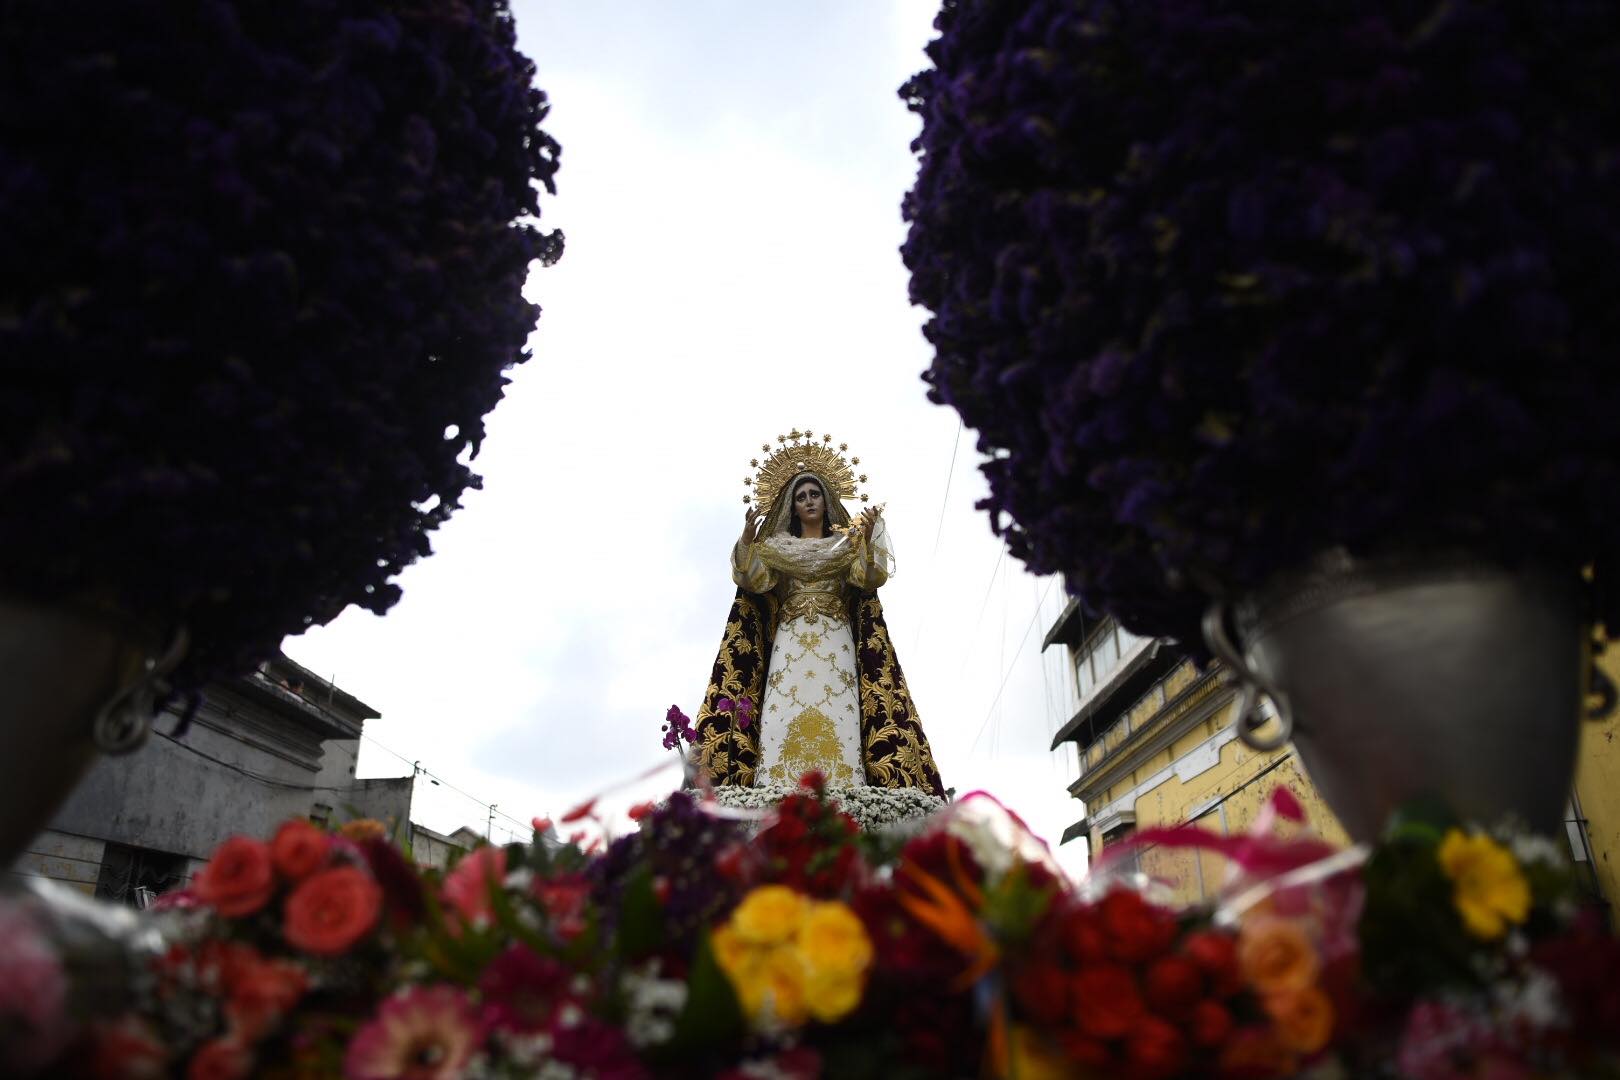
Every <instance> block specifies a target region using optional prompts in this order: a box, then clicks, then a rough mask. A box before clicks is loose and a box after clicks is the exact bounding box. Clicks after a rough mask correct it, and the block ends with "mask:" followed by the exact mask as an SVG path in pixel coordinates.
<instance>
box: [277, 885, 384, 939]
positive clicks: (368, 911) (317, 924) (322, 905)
mask: <svg viewBox="0 0 1620 1080" xmlns="http://www.w3.org/2000/svg"><path fill="white" fill-rule="evenodd" d="M381 911H382V889H380V888H378V886H377V883H376V882H375V881H373V880H371V877H370V876H369V875H367V874H366V873H365V872H364V871H363V870H359V869H356V868H355V867H352V866H339V867H335V868H334V869H331V870H322V871H320V872H319V873H316V874H312V875H311V876H309V877H307V878H305V879H304V880H303V881H302V882H301V883H300V884H299V886H298V888H296V889H294V890H293V892H292V895H291V896H289V897H287V906H286V908H285V910H284V912H283V914H284V915H285V925H284V927H283V931H282V932H283V934H284V935H285V936H286V938H287V942H288V944H290V945H292V946H293V947H294V948H297V949H302V950H304V951H305V952H308V953H315V954H316V955H318V956H336V955H338V954H340V953H344V952H347V951H348V950H349V949H350V948H351V947H352V946H353V945H354V943H355V942H357V941H359V940H360V939H361V938H363V937H365V936H366V935H367V934H369V933H370V932H371V929H372V927H374V926H376V925H377V917H378V915H379V914H380V913H381Z"/></svg>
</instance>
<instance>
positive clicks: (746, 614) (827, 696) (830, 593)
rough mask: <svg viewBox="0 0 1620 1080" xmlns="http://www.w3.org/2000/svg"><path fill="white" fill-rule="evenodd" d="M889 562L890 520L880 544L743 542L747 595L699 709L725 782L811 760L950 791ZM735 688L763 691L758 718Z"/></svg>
mask: <svg viewBox="0 0 1620 1080" xmlns="http://www.w3.org/2000/svg"><path fill="white" fill-rule="evenodd" d="M889 565H890V563H889V560H888V553H887V550H886V539H885V533H884V532H883V527H882V523H881V522H880V524H879V528H878V531H877V532H876V533H875V534H874V536H873V538H872V541H871V544H870V545H868V544H867V542H866V541H865V539H864V537H863V536H862V535H861V534H860V533H859V531H858V530H856V531H854V532H852V533H851V534H849V535H848V536H846V537H842V538H829V539H828V540H824V541H815V540H800V539H798V538H794V537H789V536H786V535H785V534H778V535H777V536H773V537H771V538H769V539H768V540H766V541H765V542H763V543H759V544H754V545H751V546H750V547H746V548H745V547H743V546H741V545H739V546H738V548H737V549H735V550H734V551H733V556H732V574H733V578H734V579H735V580H736V581H737V582H738V586H739V587H738V590H737V597H736V600H735V601H734V603H733V604H732V608H731V613H730V616H729V617H728V619H727V621H726V632H725V635H724V638H723V639H722V641H721V646H720V652H719V655H718V656H717V657H716V659H715V665H714V669H713V673H712V675H711V678H710V681H709V686H708V690H707V692H706V694H705V695H704V701H703V706H702V708H701V709H699V711H698V716H697V732H698V736H697V741H696V744H695V749H696V753H697V756H698V761H699V763H700V764H701V765H702V766H703V767H704V768H705V769H706V770H707V771H708V772H709V774H710V776H711V778H712V779H713V780H714V782H716V783H719V784H743V785H747V784H754V783H788V784H791V783H793V782H795V781H796V780H797V779H798V776H797V774H794V775H789V774H790V773H793V771H794V770H795V769H797V768H800V767H801V766H811V767H818V768H821V769H822V770H823V771H824V772H826V773H827V775H828V779H829V781H830V782H831V783H833V784H857V783H862V782H864V783H867V784H873V785H876V786H880V787H920V788H924V789H926V790H928V791H930V792H931V793H933V794H935V795H941V796H942V795H943V794H944V789H943V785H942V784H941V781H940V777H939V770H938V768H937V766H936V765H935V764H934V758H933V753H932V751H931V750H930V749H929V746H928V739H927V737H926V736H925V735H924V734H923V731H922V727H921V725H920V724H919V723H918V721H917V718H916V710H915V707H914V706H913V704H912V701H911V695H910V692H909V691H908V690H907V688H906V683H905V676H904V674H902V672H901V670H900V665H899V662H898V660H897V659H896V657H895V654H894V646H893V643H892V642H891V641H890V639H889V633H888V627H887V624H886V623H885V622H884V619H883V605H882V602H881V601H880V600H879V599H878V597H877V591H876V590H877V588H878V587H879V586H881V585H882V584H883V582H884V580H886V578H887V574H888V567H889ZM845 650H847V652H846V651H845ZM840 661H843V662H840ZM778 676H780V678H778ZM773 680H774V685H773ZM725 698H730V699H732V700H736V699H738V698H747V699H748V700H749V701H751V702H752V703H753V704H754V709H755V716H754V721H753V723H751V724H750V725H749V726H748V727H747V728H746V729H744V728H741V727H739V725H738V724H737V721H736V719H735V714H734V713H731V712H722V711H720V709H719V708H718V705H719V703H720V701H721V700H722V699H725ZM846 709H848V710H850V711H851V712H853V713H857V714H858V715H847V714H846V713H845V711H844V710H846ZM773 724H775V725H778V730H777V731H775V732H772V731H771V730H770V726H771V725H773ZM762 728H763V729H764V732H765V734H764V737H763V738H762ZM762 754H763V757H764V760H763V762H762ZM762 764H763V768H762Z"/></svg>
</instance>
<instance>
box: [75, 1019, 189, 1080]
mask: <svg viewBox="0 0 1620 1080" xmlns="http://www.w3.org/2000/svg"><path fill="white" fill-rule="evenodd" d="M168 1065H169V1051H168V1049H167V1048H166V1047H165V1046H164V1044H163V1042H162V1041H161V1040H159V1038H158V1036H157V1032H155V1031H153V1030H152V1027H151V1025H149V1024H148V1023H147V1022H146V1021H145V1020H142V1019H141V1018H140V1017H138V1016H136V1015H135V1014H134V1013H125V1014H124V1015H123V1016H121V1017H119V1018H118V1019H117V1020H100V1021H96V1022H95V1023H94V1024H92V1026H91V1028H90V1059H89V1062H88V1066H87V1067H88V1071H89V1075H91V1076H92V1077H95V1078H96V1080H162V1078H163V1077H165V1076H168V1075H170V1070H169V1067H168Z"/></svg>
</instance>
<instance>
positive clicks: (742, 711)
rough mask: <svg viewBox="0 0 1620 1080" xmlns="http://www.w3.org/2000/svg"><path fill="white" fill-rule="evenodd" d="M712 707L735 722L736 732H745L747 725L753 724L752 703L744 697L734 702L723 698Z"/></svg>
mask: <svg viewBox="0 0 1620 1080" xmlns="http://www.w3.org/2000/svg"><path fill="white" fill-rule="evenodd" d="M714 707H715V711H717V712H723V713H730V714H731V715H732V717H733V718H734V719H735V720H736V721H737V730H738V731H747V730H748V727H749V725H750V724H752V723H753V722H754V703H753V702H752V701H749V700H748V699H747V698H745V697H741V698H737V699H736V700H733V699H731V698H725V697H723V698H721V699H720V700H719V701H717V702H716V703H715V706H714Z"/></svg>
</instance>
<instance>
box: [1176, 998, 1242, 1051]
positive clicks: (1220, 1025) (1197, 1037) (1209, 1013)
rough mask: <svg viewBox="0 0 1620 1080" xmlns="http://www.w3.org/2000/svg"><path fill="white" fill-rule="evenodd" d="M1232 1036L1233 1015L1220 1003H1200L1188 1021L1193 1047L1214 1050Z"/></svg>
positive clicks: (1188, 1033)
mask: <svg viewBox="0 0 1620 1080" xmlns="http://www.w3.org/2000/svg"><path fill="white" fill-rule="evenodd" d="M1231 1034H1232V1014H1231V1013H1230V1012H1228V1011H1227V1008H1226V1006H1225V1005H1222V1004H1221V1003H1220V1002H1218V1001H1200V1002H1199V1003H1198V1004H1197V1005H1194V1006H1193V1011H1192V1016H1191V1017H1190V1018H1189V1019H1188V1021H1187V1035H1188V1037H1189V1038H1191V1039H1192V1041H1193V1045H1194V1046H1197V1047H1201V1048H1202V1049H1205V1050H1210V1049H1214V1048H1215V1047H1217V1046H1219V1045H1221V1044H1222V1043H1223V1042H1225V1041H1226V1040H1227V1038H1228V1037H1229V1036H1230V1035H1231Z"/></svg>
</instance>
